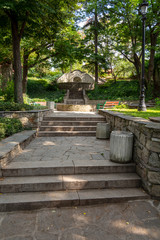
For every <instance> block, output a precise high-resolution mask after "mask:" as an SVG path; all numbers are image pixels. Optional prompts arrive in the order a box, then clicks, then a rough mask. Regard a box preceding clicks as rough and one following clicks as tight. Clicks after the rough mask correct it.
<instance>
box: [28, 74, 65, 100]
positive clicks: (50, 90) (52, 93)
mask: <svg viewBox="0 0 160 240" xmlns="http://www.w3.org/2000/svg"><path fill="white" fill-rule="evenodd" d="M56 76H57V75H56ZM27 94H28V96H29V98H30V99H32V100H34V101H35V99H36V100H37V99H39V100H43V101H54V102H62V101H63V97H64V94H65V91H64V90H60V89H59V88H58V85H57V83H56V82H55V81H53V82H51V80H50V82H49V81H48V78H46V79H45V78H43V79H38V78H29V79H28V85H27Z"/></svg>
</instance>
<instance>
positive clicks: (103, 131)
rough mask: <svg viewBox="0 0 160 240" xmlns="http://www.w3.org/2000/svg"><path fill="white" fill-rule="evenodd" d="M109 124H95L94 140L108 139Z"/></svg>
mask: <svg viewBox="0 0 160 240" xmlns="http://www.w3.org/2000/svg"><path fill="white" fill-rule="evenodd" d="M110 132H111V130H110V124H109V123H97V130H96V138H100V139H106V138H109V137H110Z"/></svg>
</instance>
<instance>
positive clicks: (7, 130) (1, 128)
mask: <svg viewBox="0 0 160 240" xmlns="http://www.w3.org/2000/svg"><path fill="white" fill-rule="evenodd" d="M22 130H23V127H22V123H21V121H20V120H19V119H15V118H0V139H2V138H4V137H8V136H10V135H12V134H14V133H17V132H20V131H22Z"/></svg>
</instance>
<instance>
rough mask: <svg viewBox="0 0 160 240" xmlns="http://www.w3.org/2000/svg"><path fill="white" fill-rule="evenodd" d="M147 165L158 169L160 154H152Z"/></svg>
mask: <svg viewBox="0 0 160 240" xmlns="http://www.w3.org/2000/svg"><path fill="white" fill-rule="evenodd" d="M149 165H150V166H152V167H157V168H160V154H158V153H155V152H152V153H151V154H150V156H149Z"/></svg>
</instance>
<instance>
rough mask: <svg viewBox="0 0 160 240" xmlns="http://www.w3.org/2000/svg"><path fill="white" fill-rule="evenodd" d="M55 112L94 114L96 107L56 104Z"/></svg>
mask: <svg viewBox="0 0 160 240" xmlns="http://www.w3.org/2000/svg"><path fill="white" fill-rule="evenodd" d="M56 108H57V111H75V112H94V111H96V105H73V104H61V103H58V104H56Z"/></svg>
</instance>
